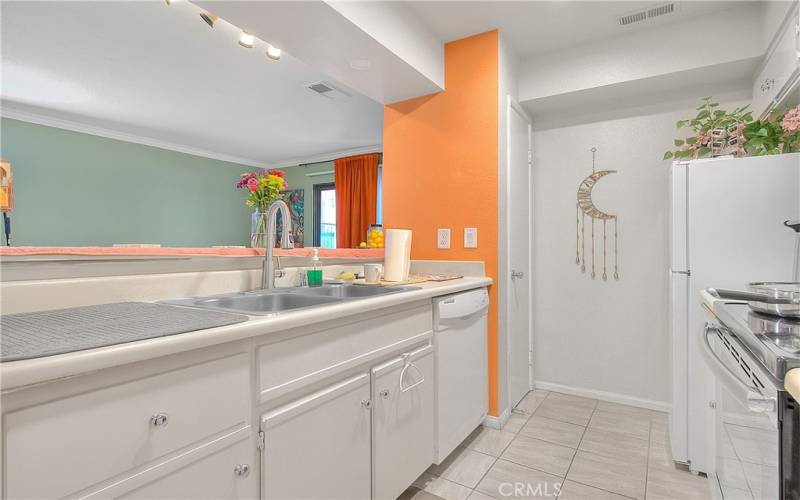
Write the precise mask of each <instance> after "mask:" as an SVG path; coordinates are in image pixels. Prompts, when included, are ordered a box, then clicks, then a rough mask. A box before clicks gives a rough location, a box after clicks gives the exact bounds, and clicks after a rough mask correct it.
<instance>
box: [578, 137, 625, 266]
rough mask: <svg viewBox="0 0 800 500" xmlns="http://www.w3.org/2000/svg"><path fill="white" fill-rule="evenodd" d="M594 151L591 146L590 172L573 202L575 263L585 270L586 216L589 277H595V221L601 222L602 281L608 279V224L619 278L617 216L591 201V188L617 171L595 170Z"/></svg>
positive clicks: (595, 149) (595, 151) (595, 150)
mask: <svg viewBox="0 0 800 500" xmlns="http://www.w3.org/2000/svg"><path fill="white" fill-rule="evenodd" d="M595 153H597V148H592V173H591V175H589V176H588V177H586V178H585V179H583V180H582V181H581V183H580V185H579V186H578V202H577V203H576V204H575V212H576V217H575V224H576V226H577V227H576V237H577V242H576V245H575V263H576V264H577V265H579V266H580V268H581V272H583V273H585V272H586V218H587V217H588V218H589V220H590V223H591V229H590V238H591V240H590V242H589V243H590V247H591V266H592V267H591V277H592V279H594V278H595V276H596V274H595V232H594V225H595V221H602V222H603V275H602V278H603V281H606V280H607V279H608V273H607V258H606V255H607V250H608V245H607V241H608V236H607V232H608V226H609V225H610V224H613V225H614V279H615V280H618V279H619V254H618V251H617V242H618V236H619V232H618V229H617V216H616V215H612V214H609V213H606V212H603V211H602V210H600V209H599V208H597V207H596V206H595V205H594V202H593V201H592V189H594V186H595V184H597V181H599V180H600V179H602V178H603V177H605V176H607V175H609V174H615V173H617V171H616V170H599V171H596V170H595Z"/></svg>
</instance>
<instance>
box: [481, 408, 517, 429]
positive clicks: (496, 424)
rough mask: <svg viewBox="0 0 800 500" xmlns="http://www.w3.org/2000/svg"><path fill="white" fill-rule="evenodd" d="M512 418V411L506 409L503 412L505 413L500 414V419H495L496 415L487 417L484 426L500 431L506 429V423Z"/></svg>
mask: <svg viewBox="0 0 800 500" xmlns="http://www.w3.org/2000/svg"><path fill="white" fill-rule="evenodd" d="M510 417H511V410H509V409H508V408H506V409H505V410H503V413H501V414H500V416H499V417H495V416H494V415H486V418H485V419H484V420H483V425H485V426H486V427H489V428H490V429H497V430H500V429H502V428H503V427H505V425H506V422H508V419H509V418H510Z"/></svg>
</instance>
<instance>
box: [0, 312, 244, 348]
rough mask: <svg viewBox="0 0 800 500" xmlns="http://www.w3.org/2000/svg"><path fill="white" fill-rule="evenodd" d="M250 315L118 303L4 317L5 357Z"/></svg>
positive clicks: (0, 337) (0, 344)
mask: <svg viewBox="0 0 800 500" xmlns="http://www.w3.org/2000/svg"><path fill="white" fill-rule="evenodd" d="M247 319H248V318H247V316H245V315H242V314H233V313H227V312H219V311H207V310H203V309H191V308H187V307H176V306H170V305H164V304H151V303H149V302H119V303H115V304H98V305H93V306H82V307H70V308H67V309H55V310H52V311H40V312H30V313H18V314H7V315H2V316H0V361H17V360H21V359H31V358H40V357H43V356H53V355H55V354H63V353H67V352H75V351H82V350H85V349H94V348H96V347H105V346H110V345H117V344H124V343H127V342H135V341H137V340H146V339H153V338H158V337H165V336H168V335H176V334H179V333H186V332H193V331H196V330H204V329H206V328H215V327H219V326H227V325H233V324H236V323H241V322H243V321H247Z"/></svg>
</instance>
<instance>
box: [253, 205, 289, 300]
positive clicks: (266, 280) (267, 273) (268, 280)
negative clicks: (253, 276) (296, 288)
mask: <svg viewBox="0 0 800 500" xmlns="http://www.w3.org/2000/svg"><path fill="white" fill-rule="evenodd" d="M278 212H280V213H281V226H282V227H281V248H293V245H292V240H291V234H292V216H291V214H290V213H289V206H288V205H287V204H286V202H285V201H283V200H275V201H273V202H272V204H271V205H270V206H269V208H268V209H267V235H266V236H267V237H266V245H265V248H264V264H263V266H262V273H261V288H262V289H266V290H268V289H272V288H275V277H276V276H283V270H282V269H279V268H278V269H276V268H275V262H274V260H273V252H274V250H275V240H276V238H277V235H276V227H275V226H276V223H277V219H278Z"/></svg>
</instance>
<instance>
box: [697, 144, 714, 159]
mask: <svg viewBox="0 0 800 500" xmlns="http://www.w3.org/2000/svg"><path fill="white" fill-rule="evenodd" d="M709 153H711V148H708V147H705V146H703V147H701V148H698V150H697V156H699V157H700V158H703V157H705V156H708V154H709Z"/></svg>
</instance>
